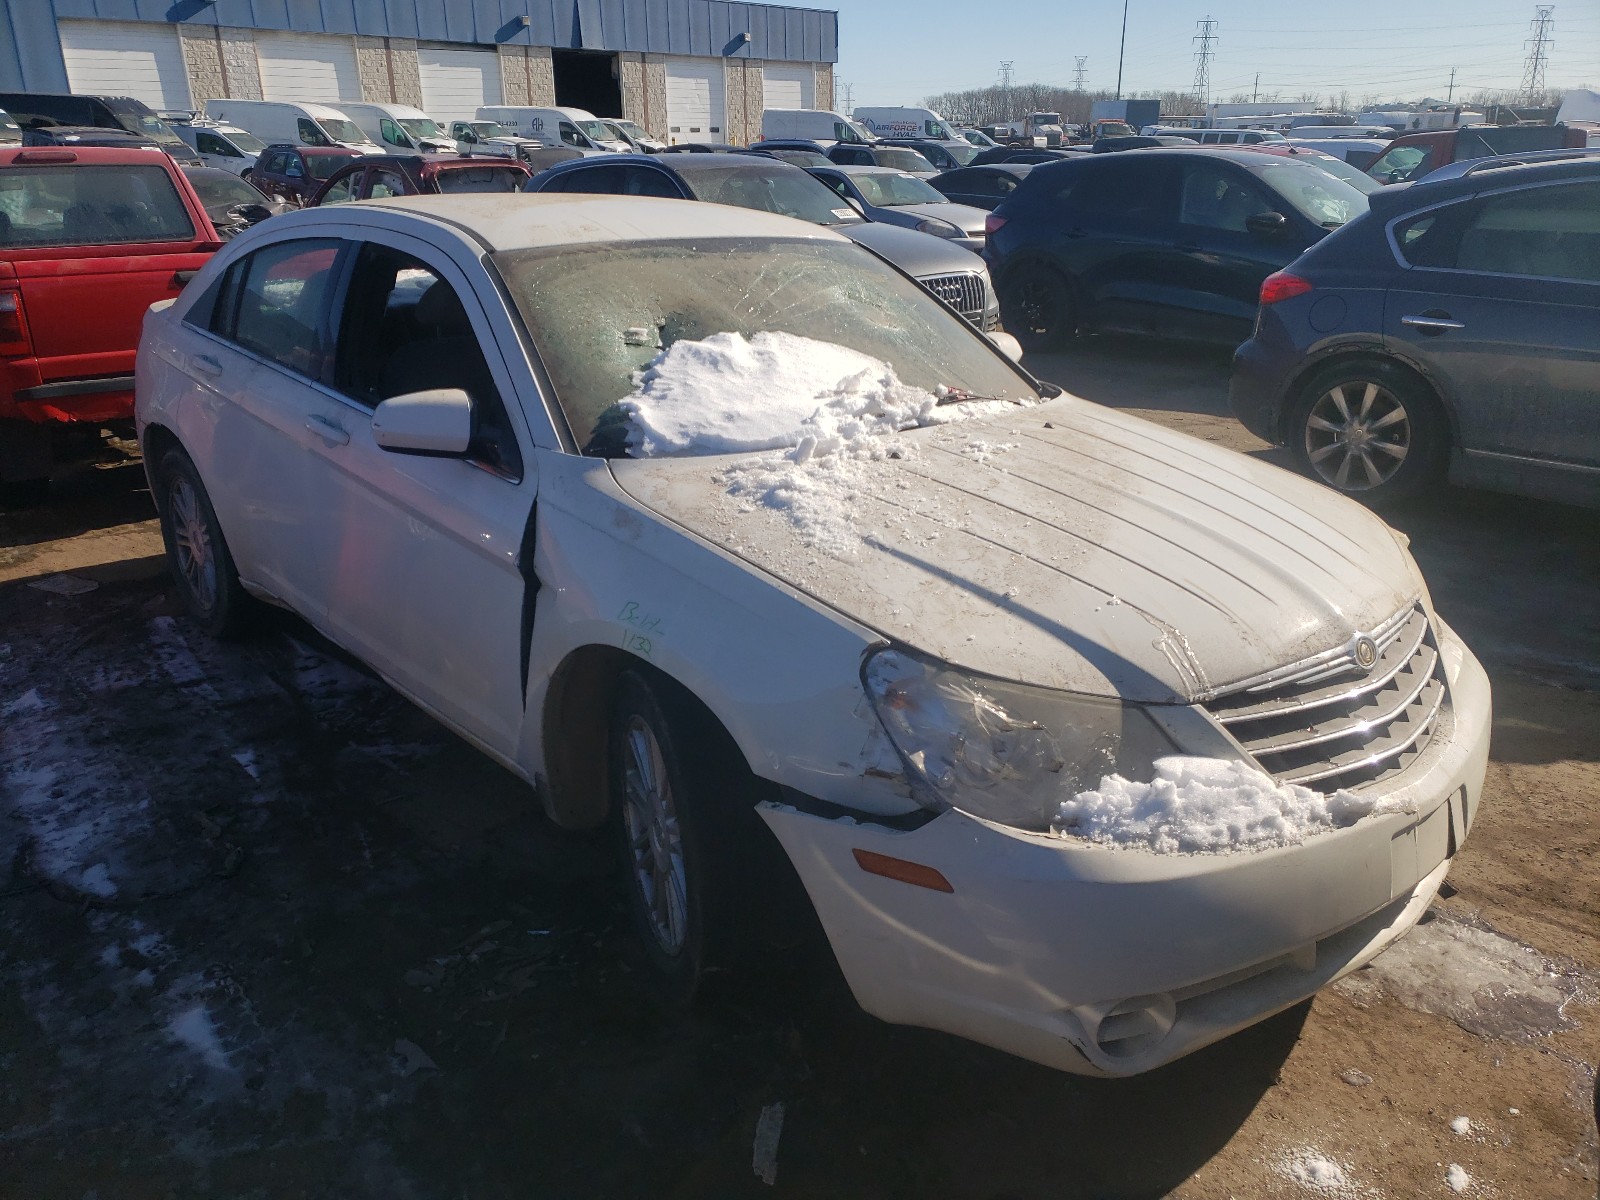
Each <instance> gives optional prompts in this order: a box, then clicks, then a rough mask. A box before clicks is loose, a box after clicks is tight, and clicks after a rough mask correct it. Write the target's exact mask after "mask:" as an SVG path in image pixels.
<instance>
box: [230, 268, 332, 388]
mask: <svg viewBox="0 0 1600 1200" xmlns="http://www.w3.org/2000/svg"><path fill="white" fill-rule="evenodd" d="M343 245H344V243H343V242H340V241H338V240H337V239H334V238H307V239H304V240H300V241H293V242H279V243H277V244H275V245H272V246H266V247H263V248H262V249H260V250H257V251H256V252H255V253H254V254H252V255H251V256H250V257H249V258H247V259H245V260H243V261H242V262H238V263H235V264H234V265H233V266H232V267H231V268H229V270H228V277H227V279H225V280H224V281H223V285H222V292H221V295H220V296H219V297H218V301H217V305H216V308H215V310H214V311H213V313H212V319H211V331H212V332H213V333H215V334H217V335H218V336H220V337H223V338H226V339H228V340H229V341H232V342H235V343H237V344H238V345H239V346H241V347H243V348H244V349H246V350H249V351H251V352H253V353H255V354H259V355H260V356H261V357H262V358H265V359H267V360H269V361H271V362H275V363H277V364H278V365H279V366H282V367H287V368H288V369H289V370H291V371H295V372H297V373H299V374H301V375H304V376H306V377H307V378H308V379H315V380H319V381H321V380H325V379H326V378H327V376H328V373H329V367H330V366H331V360H332V356H333V346H332V337H331V329H330V304H329V301H330V299H331V297H332V294H333V290H334V282H335V280H336V278H337V272H336V267H337V265H338V261H339V251H340V249H341V248H342V247H343Z"/></svg>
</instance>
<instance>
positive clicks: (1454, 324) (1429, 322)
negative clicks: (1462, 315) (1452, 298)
mask: <svg viewBox="0 0 1600 1200" xmlns="http://www.w3.org/2000/svg"><path fill="white" fill-rule="evenodd" d="M1400 324H1402V325H1409V326H1411V328H1412V329H1420V330H1422V332H1423V333H1435V334H1437V333H1443V332H1444V331H1445V330H1447V329H1465V328H1466V325H1465V324H1464V323H1463V322H1461V321H1456V320H1452V319H1451V318H1450V317H1445V316H1440V317H1431V316H1429V315H1427V314H1426V313H1424V314H1422V315H1421V316H1415V317H1401V318H1400Z"/></svg>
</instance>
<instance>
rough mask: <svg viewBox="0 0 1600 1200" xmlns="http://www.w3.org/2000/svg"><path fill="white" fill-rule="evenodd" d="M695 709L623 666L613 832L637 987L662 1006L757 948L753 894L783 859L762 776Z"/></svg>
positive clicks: (670, 688)
mask: <svg viewBox="0 0 1600 1200" xmlns="http://www.w3.org/2000/svg"><path fill="white" fill-rule="evenodd" d="M669 711H670V712H671V713H672V715H671V716H670V717H669V716H668V715H667V713H668V712H669ZM702 714H703V710H702V709H701V708H700V706H699V704H698V703H697V702H696V701H695V700H694V698H693V697H692V696H690V695H689V694H688V693H687V692H685V691H683V690H682V689H681V688H679V687H678V686H677V685H676V684H673V683H671V682H670V681H667V680H665V679H662V678H661V677H659V676H656V675H653V674H645V673H643V672H639V671H633V670H629V671H625V672H624V673H623V674H622V676H621V678H620V679H619V680H618V684H617V694H616V699H615V702H614V704H613V707H612V718H611V731H610V756H609V757H610V764H611V769H610V774H611V822H612V827H613V836H614V838H615V842H616V847H617V852H618V857H619V859H620V863H621V867H622V873H623V889H624V893H625V901H624V902H625V904H626V907H627V910H628V916H629V923H630V925H631V926H632V928H633V931H634V934H635V942H636V947H637V957H638V959H639V961H640V966H641V970H640V971H639V972H638V974H639V975H640V976H641V984H642V987H643V989H644V991H645V992H646V994H647V995H648V996H649V997H650V999H651V1000H652V1001H654V1002H655V1003H656V1005H657V1006H659V1007H660V1008H661V1009H663V1010H665V1011H666V1012H668V1013H678V1012H682V1011H683V1010H685V1009H687V1008H688V1007H689V1006H690V1005H691V1004H692V1003H693V1002H694V1001H695V1000H697V999H700V998H702V997H703V996H704V995H705V994H706V992H707V991H708V990H709V989H710V985H711V984H712V983H714V982H715V981H716V980H715V977H716V976H717V975H719V974H721V973H726V972H728V971H729V970H730V969H731V968H732V967H733V966H734V965H735V964H736V963H738V962H740V960H741V959H742V958H743V957H744V956H745V951H746V950H747V949H748V948H750V947H751V946H752V945H753V942H754V938H753V936H752V929H753V928H754V927H755V926H756V925H757V923H758V920H759V918H758V916H757V912H758V910H759V909H760V899H761V898H763V897H764V896H765V895H768V894H770V892H771V888H770V878H771V877H770V876H769V878H768V884H767V885H766V886H764V885H763V881H762V874H763V871H762V868H763V866H767V865H769V864H770V863H771V858H770V855H771V854H776V855H778V856H779V857H781V856H782V852H781V850H779V849H778V847H777V846H776V844H775V843H774V842H773V840H772V838H771V835H770V834H768V833H767V831H766V830H765V828H764V827H762V824H761V820H760V818H759V817H758V816H757V815H756V812H755V803H756V800H757V799H758V798H759V796H760V789H759V786H758V784H757V781H756V780H755V778H754V776H752V775H751V774H750V771H749V769H748V768H747V767H746V766H745V764H744V761H743V759H742V758H741V756H740V755H739V753H738V750H737V748H736V747H735V746H734V745H733V743H732V741H731V739H729V738H728V737H727V736H726V734H723V733H722V731H721V730H720V728H716V727H714V723H713V722H712V721H710V719H709V718H707V717H705V716H703V715H702ZM783 867H784V869H785V870H791V869H790V868H789V867H788V864H787V863H786V862H785V863H784V864H783Z"/></svg>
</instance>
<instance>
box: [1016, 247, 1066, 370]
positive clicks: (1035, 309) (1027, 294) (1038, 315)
mask: <svg viewBox="0 0 1600 1200" xmlns="http://www.w3.org/2000/svg"><path fill="white" fill-rule="evenodd" d="M999 290H1000V321H1001V324H1002V325H1004V326H1005V330H1006V332H1007V333H1009V334H1011V335H1012V336H1013V337H1015V338H1016V339H1017V341H1019V342H1021V343H1022V348H1023V349H1024V350H1026V351H1028V352H1030V353H1036V352H1039V351H1043V350H1058V349H1060V348H1061V346H1062V345H1064V344H1065V343H1066V341H1067V339H1068V338H1070V337H1071V336H1072V335H1073V334H1074V333H1076V332H1077V329H1078V314H1077V306H1076V305H1075V304H1074V302H1073V298H1072V288H1071V286H1070V285H1069V284H1068V283H1067V281H1066V280H1065V279H1063V278H1062V277H1061V276H1060V275H1058V274H1057V273H1056V272H1054V271H1052V270H1050V269H1049V268H1048V267H1042V266H1023V267H1018V268H1016V269H1015V270H1013V271H1010V272H1008V273H1007V274H1006V275H1005V277H1004V280H1003V281H1002V283H1001V285H1000V289H999Z"/></svg>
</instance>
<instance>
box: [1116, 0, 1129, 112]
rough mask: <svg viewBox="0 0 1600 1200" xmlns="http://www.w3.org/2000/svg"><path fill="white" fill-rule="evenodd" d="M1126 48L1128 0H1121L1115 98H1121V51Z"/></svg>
mask: <svg viewBox="0 0 1600 1200" xmlns="http://www.w3.org/2000/svg"><path fill="white" fill-rule="evenodd" d="M1127 48H1128V0H1122V41H1121V42H1120V43H1119V44H1118V46H1117V99H1118V100H1121V99H1122V52H1123V51H1124V50H1126V49H1127Z"/></svg>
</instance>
